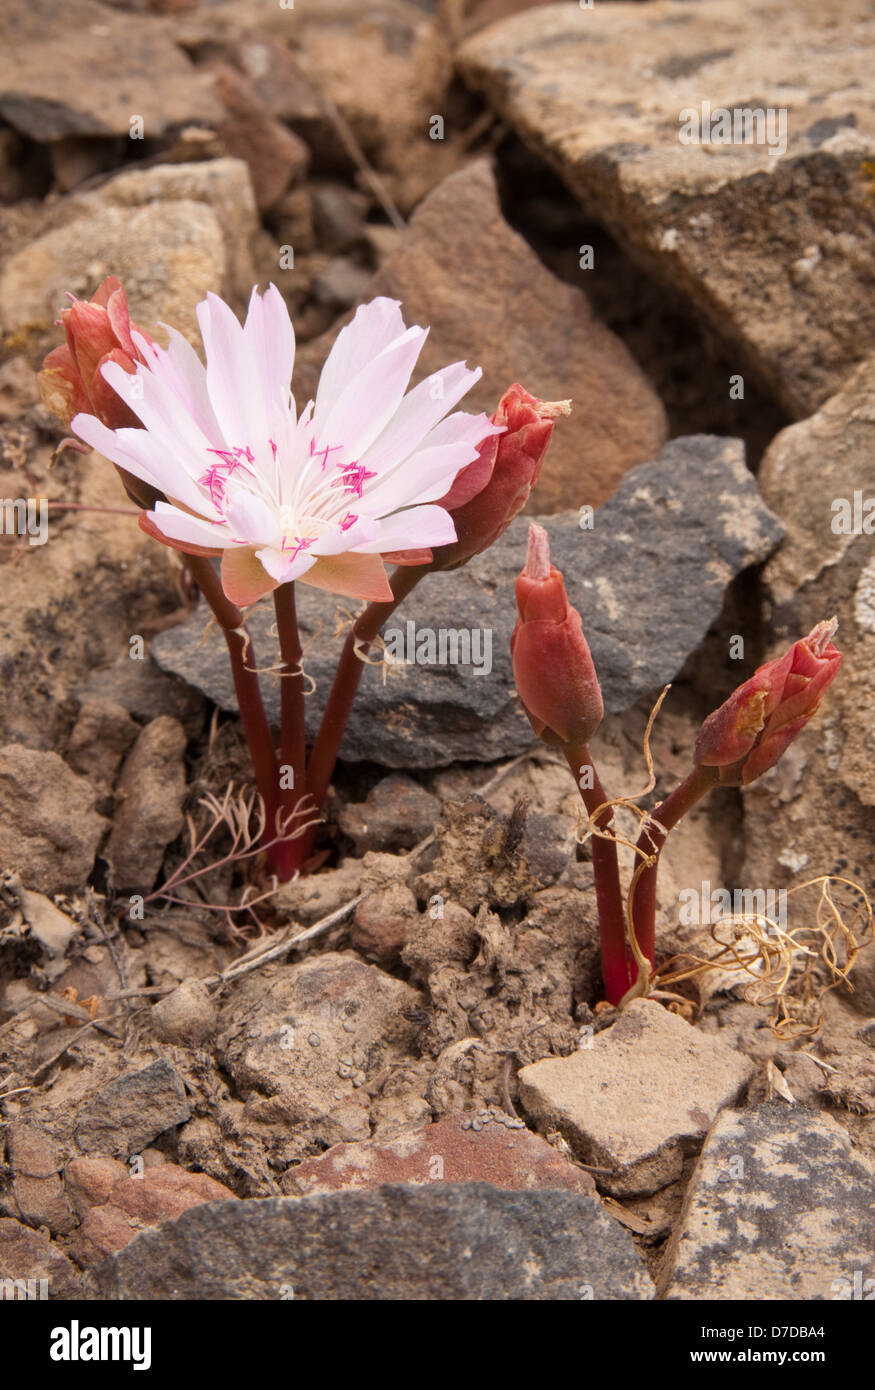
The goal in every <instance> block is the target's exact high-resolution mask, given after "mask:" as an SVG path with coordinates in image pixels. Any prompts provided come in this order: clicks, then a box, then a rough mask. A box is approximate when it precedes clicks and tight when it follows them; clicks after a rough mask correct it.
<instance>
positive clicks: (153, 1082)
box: [76, 1058, 191, 1158]
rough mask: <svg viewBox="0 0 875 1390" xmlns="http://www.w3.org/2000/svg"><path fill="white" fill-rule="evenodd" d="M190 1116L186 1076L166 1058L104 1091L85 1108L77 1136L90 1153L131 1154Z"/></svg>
mask: <svg viewBox="0 0 875 1390" xmlns="http://www.w3.org/2000/svg"><path fill="white" fill-rule="evenodd" d="M189 1119H191V1111H190V1109H189V1106H188V1101H187V1100H186V1097H185V1087H184V1086H183V1083H182V1079H181V1078H180V1076H179V1074H178V1072H177V1071H176V1070H175V1069H174V1068H173V1067H172V1066H171V1065H170V1063H169V1062H167V1061H165V1060H164V1059H163V1058H162V1059H161V1060H160V1061H158V1062H153V1063H152V1064H151V1065H150V1066H148V1067H143V1068H142V1069H141V1070H139V1071H131V1072H128V1073H127V1074H126V1075H124V1076H120V1077H119V1078H118V1080H116V1081H111V1082H110V1083H109V1085H108V1086H104V1087H103V1089H102V1090H100V1091H98V1093H97V1095H95V1096H94V1097H93V1099H91V1100H89V1101H88V1102H87V1103H86V1104H85V1105H84V1106H83V1107H82V1109H81V1110H80V1111H79V1119H78V1124H77V1127H76V1142H77V1143H78V1145H79V1147H80V1149H82V1151H83V1152H84V1153H95V1152H97V1153H110V1154H115V1155H118V1156H119V1157H122V1158H129V1157H130V1156H131V1155H132V1154H138V1153H140V1152H141V1151H142V1150H143V1149H144V1148H145V1147H146V1145H147V1144H150V1143H151V1142H152V1140H153V1139H157V1137H158V1135H159V1134H163V1133H164V1131H165V1130H166V1129H173V1128H174V1127H175V1126H176V1125H181V1124H184V1123H185V1121H186V1120H189Z"/></svg>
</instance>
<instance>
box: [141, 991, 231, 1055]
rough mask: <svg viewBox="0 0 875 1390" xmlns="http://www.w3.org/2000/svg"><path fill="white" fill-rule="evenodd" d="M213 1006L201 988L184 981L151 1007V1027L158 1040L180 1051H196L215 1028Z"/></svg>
mask: <svg viewBox="0 0 875 1390" xmlns="http://www.w3.org/2000/svg"><path fill="white" fill-rule="evenodd" d="M216 1020H217V1013H216V1006H215V1004H214V1003H213V999H212V996H211V995H210V993H209V991H208V990H207V988H206V986H205V985H202V984H201V983H200V982H199V981H198V980H186V981H185V982H184V983H183V984H181V985H180V986H179V988H178V989H175V990H173V992H172V994H167V995H165V997H164V998H163V999H159V1000H158V1003H157V1004H153V1005H152V1023H153V1025H154V1028H155V1031H156V1033H157V1034H158V1036H159V1038H162V1039H163V1041H164V1042H169V1043H176V1044H178V1045H179V1046H181V1047H200V1046H201V1045H202V1043H204V1042H205V1041H206V1039H207V1038H208V1037H210V1036H211V1034H212V1033H213V1032H214V1031H215V1028H216Z"/></svg>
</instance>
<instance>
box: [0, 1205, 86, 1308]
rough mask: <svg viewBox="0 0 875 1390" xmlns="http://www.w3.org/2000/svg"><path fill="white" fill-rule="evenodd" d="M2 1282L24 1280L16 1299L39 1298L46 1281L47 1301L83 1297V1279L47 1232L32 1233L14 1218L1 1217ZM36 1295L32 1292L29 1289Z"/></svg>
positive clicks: (0, 1256)
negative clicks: (42, 1284) (42, 1282)
mask: <svg viewBox="0 0 875 1390" xmlns="http://www.w3.org/2000/svg"><path fill="white" fill-rule="evenodd" d="M0 1279H14V1280H16V1281H21V1284H20V1285H19V1290H20V1289H21V1286H22V1285H23V1291H19V1292H18V1294H17V1296H18V1297H19V1298H23V1297H33V1298H40V1297H41V1296H42V1292H41V1290H40V1287H39V1285H40V1281H41V1280H43V1279H45V1280H46V1281H47V1290H46V1296H47V1297H48V1298H50V1299H51V1298H57V1299H67V1298H81V1296H82V1276H81V1275H80V1273H79V1271H78V1269H77V1268H76V1266H75V1265H74V1264H72V1263H71V1261H70V1260H68V1259H67V1256H66V1255H62V1254H61V1251H60V1250H59V1249H58V1248H57V1246H55V1245H53V1244H52V1242H51V1241H50V1240H49V1238H48V1236H47V1235H46V1234H45V1232H44V1231H34V1230H31V1228H30V1226H23V1225H22V1224H21V1222H20V1221H15V1220H13V1219H12V1218H11V1217H2V1218H0ZM31 1288H32V1290H33V1292H32V1293H31V1292H29V1289H31Z"/></svg>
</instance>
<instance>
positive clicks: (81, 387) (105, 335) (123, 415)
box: [39, 275, 147, 429]
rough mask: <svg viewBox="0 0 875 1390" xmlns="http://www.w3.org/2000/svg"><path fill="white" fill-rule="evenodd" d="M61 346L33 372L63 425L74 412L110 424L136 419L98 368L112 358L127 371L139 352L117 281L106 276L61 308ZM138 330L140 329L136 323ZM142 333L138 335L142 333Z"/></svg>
mask: <svg viewBox="0 0 875 1390" xmlns="http://www.w3.org/2000/svg"><path fill="white" fill-rule="evenodd" d="M60 322H61V324H62V325H63V327H64V332H65V333H66V335H67V344H66V347H59V348H55V349H54V350H53V351H52V352H50V353H49V354H48V356H47V357H46V359H45V362H44V363H43V370H42V371H41V372H40V375H39V385H40V394H41V395H42V398H43V402H44V404H45V405H46V406H47V408H48V409H49V410H51V411H52V412H53V414H55V415H59V416H60V418H61V419H62V420H63V422H64V424H65V425H69V423H70V421H71V420H72V419H73V416H74V415H77V414H79V413H80V411H82V412H85V413H87V414H90V415H96V416H97V417H98V419H99V420H102V421H103V423H104V424H105V425H107V426H108V427H109V428H110V429H123V428H125V427H126V426H131V427H135V426H137V425H139V424H140V421H139V420H138V419H137V417H136V415H135V414H134V412H133V411H132V410H131V408H130V406H129V405H127V404H126V403H125V402H124V401H123V400H122V399H121V397H120V396H118V395H116V393H115V391H113V390H112V389H111V388H110V386H109V385H108V384H107V383H106V382H105V381H104V379H103V376H102V374H101V368H102V367H103V366H104V364H105V363H106V362H118V364H119V365H120V366H121V367H123V368H124V370H125V371H126V372H131V373H133V371H134V369H135V366H136V363H137V362H143V361H144V358H143V355H142V353H141V352H140V350H139V348H137V347H136V346H135V344H134V341H133V338H132V337H131V329H132V328H134V329H136V324H132V323H131V319H130V314H129V313H128V305H127V299H126V298H125V292H124V290H123V289H122V287H121V284H120V283H119V281H118V280H116V279H115V278H114V276H111V275H109V276H107V278H106V279H105V280H104V281H103V283H102V285H101V286H100V288H99V289H98V290H97V292H96V294H95V295H94V296H93V298H92V299H91V300H85V299H74V300H73V302H72V304H71V305H70V307H69V308H67V309H62V310H61V318H60ZM137 332H140V333H142V329H137ZM146 336H147V335H146V334H143V337H146Z"/></svg>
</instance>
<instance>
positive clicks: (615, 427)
mask: <svg viewBox="0 0 875 1390" xmlns="http://www.w3.org/2000/svg"><path fill="white" fill-rule="evenodd" d="M376 294H387V295H390V296H391V297H392V298H393V299H400V300H401V301H402V302H403V312H404V318H405V322H406V323H408V324H412V323H422V324H427V325H428V326H429V328H430V332H429V336H428V339H427V341H426V344H425V346H424V348H423V350H422V354H421V356H420V359H419V363H418V367H417V377H421V376H426V375H428V374H429V373H431V372H435V371H438V370H439V369H440V368H441V367H444V366H446V365H447V364H448V363H450V362H456V361H459V360H460V359H467V360H469V362H470V364H471V365H472V366H474V365H479V366H482V368H483V377H482V379H481V380H480V381H479V382H478V383H477V385H476V386H475V387H474V388H473V389H472V390H471V391H470V392H469V393H468V395H467V396H466V397H465V400H464V402H463V405H462V408H463V409H464V410H468V411H478V410H485V411H486V412H487V414H490V415H491V414H492V412H493V411H494V410H495V407H496V406H497V404H498V401H499V399H500V397H501V395H502V392H503V391H504V390H505V388H506V387H508V386H509V385H510V384H511V383H512V382H514V381H519V382H521V383H522V384H523V385H524V386H525V387H526V389H527V390H528V391H531V392H532V394H533V395H536V396H542V397H543V398H544V399H545V400H558V399H565V398H566V397H568V398H571V399H572V400H573V402H574V408H573V412H572V414H571V416H570V418H569V419H567V420H563V421H562V423H561V428H558V429H557V430H556V432H555V434H554V437H553V441H552V443H551V445H550V451H549V453H548V454H547V458H546V460H545V463H544V467H543V469H542V471H541V478H540V481H539V483H538V490H537V493H536V496H535V506H536V507H537V510H539V511H540V512H557V511H560V510H562V509H563V508H566V507H574V508H577V507H578V506H579V505H581V504H582V503H589V504H590V505H591V506H597V505H598V503H600V502H603V501H604V500H605V499H606V498H607V497H610V495H611V493H612V492H614V490H615V489H616V487H617V485H618V484H619V482H620V480H621V479H622V477H623V475H624V473H626V472H627V471H628V469H630V468H632V467H634V466H635V465H636V464H638V463H642V462H643V461H644V460H645V459H648V458H653V457H654V456H655V454H656V453H657V451H658V450H659V448H660V447H661V445H662V444H663V442H664V440H665V436H666V421H665V413H664V411H663V408H662V405H661V404H660V402H659V400H658V398H657V396H656V394H655V393H654V391H653V390H652V388H651V387H650V385H649V384H648V383H647V381H646V379H645V377H644V375H643V373H642V372H641V370H640V369H639V368H638V366H637V365H636V363H635V362H634V360H633V359H632V357H631V356H630V354H629V353H628V351H627V350H626V348H625V347H624V345H623V344H622V343H621V342H620V340H619V338H616V337H615V336H614V335H613V334H612V333H611V332H610V330H609V329H607V328H606V327H605V326H604V325H603V324H602V323H601V322H600V321H599V320H598V319H597V318H596V317H595V315H594V314H593V311H592V309H591V308H590V305H589V301H588V300H587V298H586V295H585V294H584V293H583V290H581V289H577V288H575V287H574V286H572V285H566V284H565V283H563V282H562V281H560V280H557V279H556V278H555V276H553V275H552V274H551V273H550V271H548V270H547V269H546V268H545V266H544V265H543V264H542V263H541V261H540V260H539V259H538V257H537V256H536V255H535V253H534V251H532V250H531V248H530V247H529V246H528V245H527V243H526V242H525V241H524V240H523V239H522V237H521V236H519V235H518V234H517V233H516V232H514V231H513V230H512V229H511V228H510V227H509V226H508V224H507V223H506V222H505V220H504V217H503V216H502V212H501V207H500V204H499V200H498V190H497V187H496V183H495V176H494V174H493V172H492V168H491V166H490V164H489V162H488V161H487V160H485V159H480V160H476V161H475V162H474V163H473V164H469V165H468V166H467V167H466V168H464V169H462V170H460V171H459V172H458V173H456V174H453V175H452V176H451V177H450V178H448V179H446V180H445V181H444V182H443V183H442V184H440V186H439V187H438V188H436V189H435V190H434V192H432V193H431V194H430V195H429V197H428V198H427V199H426V200H425V202H424V203H423V204H422V205H421V206H420V207H419V208H418V209H417V211H416V213H415V214H414V216H413V218H412V220H411V222H410V226H409V229H408V232H407V235H406V237H405V239H404V241H403V242H402V243H401V245H400V247H399V249H398V251H397V253H396V254H395V255H393V256H390V257H389V259H388V260H387V261H385V262H384V263H383V265H382V266H381V267H380V270H379V271H378V273H377V275H376V277H375V279H374V280H373V282H372V283H371V285H370V287H369V289H368V291H367V293H366V294H364V295H363V298H367V299H370V298H372V297H373V296H374V295H376ZM472 303H476V305H477V313H476V316H475V318H474V319H473V320H472V317H471V305H472ZM333 337H334V333H333V332H332V334H331V339H333ZM329 346H330V342H329V341H328V340H327V339H319V340H317V341H316V342H315V343H313V344H307V346H306V347H305V348H304V350H303V353H302V356H301V358H300V360H299V361H298V362H297V363H296V367H295V371H296V380H297V379H298V378H299V377H303V388H302V389H303V390H304V394H305V396H306V395H312V394H313V387H314V386H315V380H316V374H315V365H316V364H317V363H318V364H320V365H321V362H322V360H323V359H324V357H325V356H326V355H327V351H328V348H329ZM308 369H309V375H308V374H307V372H308ZM296 389H297V388H296Z"/></svg>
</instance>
